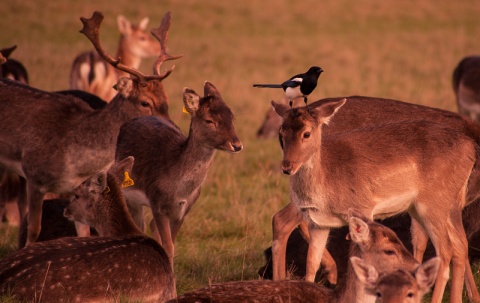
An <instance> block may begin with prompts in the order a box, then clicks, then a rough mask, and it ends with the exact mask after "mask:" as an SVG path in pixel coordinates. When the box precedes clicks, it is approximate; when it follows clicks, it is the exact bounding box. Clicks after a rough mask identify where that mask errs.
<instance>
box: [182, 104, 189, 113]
mask: <svg viewBox="0 0 480 303" xmlns="http://www.w3.org/2000/svg"><path fill="white" fill-rule="evenodd" d="M182 112H184V113H186V114H189V115H190V113H189V112H188V111H187V109H186V108H185V106H184V107H183V108H182Z"/></svg>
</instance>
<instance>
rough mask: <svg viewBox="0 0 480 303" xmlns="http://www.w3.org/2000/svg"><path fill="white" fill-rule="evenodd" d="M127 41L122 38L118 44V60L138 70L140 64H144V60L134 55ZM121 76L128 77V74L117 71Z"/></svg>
mask: <svg viewBox="0 0 480 303" xmlns="http://www.w3.org/2000/svg"><path fill="white" fill-rule="evenodd" d="M127 43H128V42H127V41H126V39H125V38H124V37H123V36H122V37H121V38H120V41H119V42H118V51H117V58H120V62H121V63H122V64H124V65H126V66H128V67H133V68H135V69H138V67H139V66H140V63H141V62H142V58H140V57H139V56H136V55H135V54H134V53H132V52H131V51H129V50H128V45H127ZM115 70H116V72H117V74H118V75H119V76H126V75H128V74H127V73H125V72H123V71H120V70H118V69H115Z"/></svg>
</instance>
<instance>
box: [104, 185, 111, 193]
mask: <svg viewBox="0 0 480 303" xmlns="http://www.w3.org/2000/svg"><path fill="white" fill-rule="evenodd" d="M103 192H104V193H105V194H108V193H109V192H110V187H108V186H107V187H105V190H104V191H103Z"/></svg>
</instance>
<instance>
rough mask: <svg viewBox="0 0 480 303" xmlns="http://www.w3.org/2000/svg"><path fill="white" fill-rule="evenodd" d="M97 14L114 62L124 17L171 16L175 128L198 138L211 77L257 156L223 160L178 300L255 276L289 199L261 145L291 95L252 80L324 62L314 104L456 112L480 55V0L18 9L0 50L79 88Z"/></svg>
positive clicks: (147, 66) (186, 244) (90, 4)
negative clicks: (195, 96)
mask: <svg viewBox="0 0 480 303" xmlns="http://www.w3.org/2000/svg"><path fill="white" fill-rule="evenodd" d="M94 10H99V11H102V12H103V13H104V15H105V20H104V24H103V25H102V28H101V39H102V43H103V45H104V46H105V48H106V49H108V50H109V51H110V53H114V52H115V48H116V41H117V39H118V33H117V29H116V16H117V15H118V14H123V15H125V16H127V18H129V19H131V20H133V21H138V20H140V19H141V18H142V17H144V16H148V17H150V25H149V27H150V28H151V27H156V26H158V25H159V24H160V20H161V17H162V16H163V14H164V13H165V12H166V11H168V10H170V11H172V18H173V21H172V27H171V30H170V34H169V41H168V45H169V48H170V53H172V54H178V53H183V54H185V57H184V58H182V59H180V60H177V61H176V62H175V65H176V69H175V71H174V72H173V73H172V75H171V76H170V77H169V78H168V79H166V80H165V81H164V85H165V89H166V91H167V94H168V95H169V99H170V113H171V116H172V119H173V120H174V121H175V122H176V123H177V124H178V125H179V126H180V127H181V128H182V129H183V130H184V131H185V132H187V130H188V122H189V117H188V116H187V115H185V114H183V113H182V111H181V108H182V102H181V100H182V98H181V92H182V88H183V87H185V86H189V87H191V88H193V89H195V90H196V91H197V92H201V91H202V86H203V82H204V81H205V80H209V81H211V82H212V83H214V84H215V85H216V86H217V88H218V89H219V90H220V92H221V93H222V96H223V97H224V99H225V101H226V102H227V104H228V105H229V106H230V107H231V108H232V110H233V112H234V113H235V115H236V128H237V131H238V134H239V137H240V138H241V140H242V142H243V144H244V147H245V149H244V150H243V151H242V152H241V153H239V154H236V155H230V154H225V153H222V152H218V153H217V155H216V157H215V160H214V163H213V166H212V168H211V170H210V172H209V175H208V177H207V180H206V182H205V185H204V187H203V191H202V194H201V196H200V198H199V199H198V201H197V203H196V205H194V206H193V208H192V210H191V212H190V214H189V215H188V216H187V218H186V220H185V223H184V226H183V227H182V229H181V230H180V234H179V236H178V239H177V241H176V258H175V268H176V276H177V286H178V290H179V293H182V292H185V291H188V290H191V289H194V288H197V287H200V286H205V285H207V284H208V283H209V282H222V281H230V280H242V279H243V280H246V279H255V278H256V277H257V275H256V271H257V269H258V267H260V266H261V265H262V264H263V262H264V261H263V257H262V251H263V249H264V248H266V247H268V246H270V241H271V237H272V235H271V217H272V215H273V214H274V213H275V212H276V211H278V210H279V209H281V208H282V207H283V206H284V205H285V204H287V203H288V177H286V176H284V175H282V174H281V173H280V160H281V152H280V148H279V147H278V143H277V142H276V140H270V141H259V140H256V139H255V132H256V129H257V127H258V126H259V125H260V124H261V121H262V119H263V117H264V114H265V111H266V110H267V109H268V108H269V106H270V105H269V101H270V100H271V99H279V98H280V97H281V96H282V94H283V93H282V92H281V91H280V90H267V89H265V90H259V89H254V88H252V84H253V83H261V82H279V81H282V80H284V79H286V78H287V77H289V76H291V75H292V74H295V73H298V72H301V71H304V70H307V69H308V67H310V66H311V65H319V66H321V67H322V68H323V69H324V70H325V73H323V74H322V76H321V77H320V80H319V87H318V88H317V89H316V90H315V92H314V93H313V94H312V95H311V97H310V100H316V99H320V98H323V97H332V96H342V95H354V94H360V95H369V96H377V97H387V98H393V99H399V100H403V101H407V102H412V103H418V104H423V105H428V106H432V107H439V108H443V109H447V110H452V111H455V110H456V106H455V102H454V96H453V92H452V89H451V83H450V82H451V74H452V71H453V68H454V67H455V65H456V64H457V63H458V62H459V60H460V59H461V58H462V57H463V56H466V55H470V54H475V53H480V39H479V38H480V37H479V28H480V19H479V18H478V16H479V15H480V4H479V3H478V1H476V0H464V1H448V0H439V1H433V0H429V1H413V0H407V1H375V0H359V1H355V2H352V1H348V0H335V1H333V0H328V1H315V0H305V1H302V2H301V3H298V2H292V1H287V0H281V1H274V0H265V1H214V0H204V1H196V0H186V1H158V0H157V1H153V0H145V1H140V2H135V3H133V2H131V1H127V0H117V1H115V3H113V2H111V1H97V0H95V1H94V0H82V1H80V0H71V1H45V0H39V1H31V0H17V1H7V2H5V3H2V5H0V16H2V18H0V28H1V39H0V41H1V44H2V45H0V47H7V46H11V45H13V44H17V45H18V49H17V50H16V51H15V52H14V53H13V55H12V57H13V58H16V59H19V60H21V61H22V62H24V64H25V65H26V67H27V68H28V70H29V74H30V78H31V84H32V85H33V86H35V87H38V88H41V89H45V90H61V89H67V88H68V75H69V69H70V65H71V63H72V61H73V58H74V57H75V55H77V54H78V53H79V52H81V51H84V50H88V49H91V45H90V43H89V42H88V40H87V39H86V38H85V37H84V36H83V35H81V34H80V33H79V30H80V29H81V28H82V25H81V22H80V21H79V17H80V16H85V17H90V16H91V15H92V13H93V11H94ZM152 63H153V60H145V61H144V62H143V64H142V66H141V70H142V71H143V72H144V73H150V71H151V65H152ZM171 64H172V63H165V66H166V67H169V66H171ZM366 110H368V109H366ZM14 233H15V232H14V231H11V232H10V231H8V232H5V233H3V234H2V236H1V239H0V243H1V245H0V254H1V255H4V254H5V253H7V252H8V251H11V250H13V249H14V248H15V245H16V240H15V236H14ZM475 270H476V276H477V277H478V275H479V274H478V268H476V269H475Z"/></svg>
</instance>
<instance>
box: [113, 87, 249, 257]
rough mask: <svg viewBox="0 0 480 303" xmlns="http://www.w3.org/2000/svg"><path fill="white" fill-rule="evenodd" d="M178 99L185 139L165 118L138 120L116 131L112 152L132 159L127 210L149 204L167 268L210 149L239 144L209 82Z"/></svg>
mask: <svg viewBox="0 0 480 303" xmlns="http://www.w3.org/2000/svg"><path fill="white" fill-rule="evenodd" d="M183 102H184V106H185V109H186V111H187V112H188V113H189V114H190V117H191V121H190V131H189V134H188V137H185V135H183V133H182V132H181V131H180V130H179V128H178V127H177V126H176V125H174V124H173V123H170V122H169V121H166V120H164V119H159V118H157V117H143V118H138V119H134V120H132V121H130V122H128V123H126V124H125V125H123V126H122V128H121V129H120V134H119V136H118V144H117V153H116V159H122V158H124V157H126V156H133V157H135V165H134V166H133V175H132V178H133V179H134V180H135V185H134V186H132V187H129V188H126V189H125V196H126V198H127V201H128V203H129V205H130V207H131V208H132V207H135V205H137V206H141V205H145V206H149V207H151V209H152V213H153V218H154V221H155V227H156V229H157V231H158V234H159V238H160V239H159V240H160V242H161V244H162V246H163V247H164V248H165V250H166V251H167V254H168V256H169V257H170V260H171V263H172V266H173V257H174V241H175V237H176V235H177V233H178V231H179V229H180V227H181V225H182V223H183V221H184V219H185V216H186V215H187V213H188V212H189V210H190V208H191V207H192V205H193V203H195V201H196V200H197V199H198V197H199V195H200V191H201V186H202V184H203V182H204V180H205V178H206V176H207V172H208V169H209V168H210V165H211V164H212V161H213V157H214V155H215V151H216V150H222V151H226V152H229V153H236V152H239V151H241V150H242V148H243V145H242V143H241V142H240V140H239V139H238V137H237V134H236V131H235V127H234V125H233V119H234V115H233V113H232V111H231V110H230V108H229V107H228V106H227V104H226V103H225V102H224V101H223V98H222V96H221V95H220V92H219V91H218V90H217V88H216V87H215V86H214V85H213V84H212V83H210V82H205V84H204V96H203V97H201V96H199V95H198V94H197V93H196V92H195V91H194V90H192V89H190V88H184V90H183ZM146 142H148V144H146ZM136 221H137V222H138V221H139V220H138V219H137V220H136ZM140 226H142V224H140Z"/></svg>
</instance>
